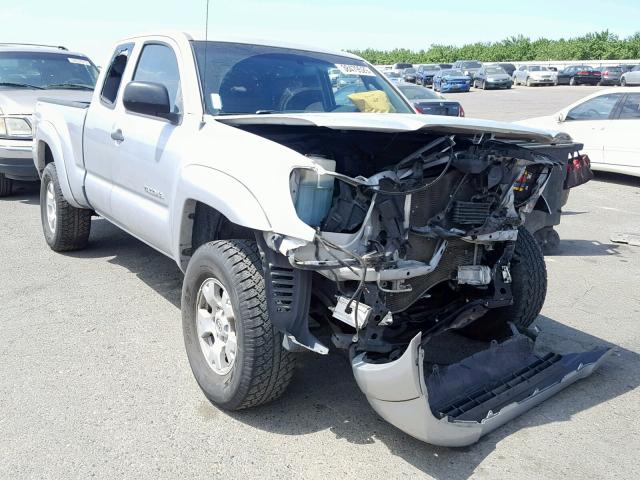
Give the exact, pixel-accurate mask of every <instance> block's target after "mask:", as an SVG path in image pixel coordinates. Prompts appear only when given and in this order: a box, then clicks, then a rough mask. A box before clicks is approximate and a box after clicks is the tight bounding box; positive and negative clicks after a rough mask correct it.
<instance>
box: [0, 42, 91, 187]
mask: <svg viewBox="0 0 640 480" xmlns="http://www.w3.org/2000/svg"><path fill="white" fill-rule="evenodd" d="M97 77H98V71H97V69H96V67H95V65H93V63H91V60H89V59H88V58H87V57H86V56H84V55H82V54H79V53H73V52H69V51H67V49H65V48H63V47H48V46H39V45H24V44H2V43H0V197H4V196H7V195H10V194H11V192H12V189H13V182H14V181H16V180H20V181H37V180H38V172H37V171H36V169H35V168H34V166H33V161H32V160H31V147H32V136H33V132H32V113H33V109H34V108H35V105H36V99H37V98H38V97H53V98H63V99H67V100H88V99H89V98H90V95H91V94H90V93H88V92H91V90H93V86H94V85H95V82H96V79H97Z"/></svg>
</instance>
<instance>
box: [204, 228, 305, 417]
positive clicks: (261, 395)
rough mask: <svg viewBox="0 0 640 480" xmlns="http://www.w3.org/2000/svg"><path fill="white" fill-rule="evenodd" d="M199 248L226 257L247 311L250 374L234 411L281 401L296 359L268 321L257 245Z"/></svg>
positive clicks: (212, 244) (228, 242) (221, 243)
mask: <svg viewBox="0 0 640 480" xmlns="http://www.w3.org/2000/svg"><path fill="white" fill-rule="evenodd" d="M200 248H205V249H211V250H213V251H215V252H217V254H218V255H221V256H222V257H224V262H225V263H226V266H227V268H228V269H229V271H230V272H231V273H232V276H233V278H235V279H236V282H235V285H234V286H233V288H234V289H235V290H236V292H237V293H238V297H239V302H240V303H241V304H242V305H243V306H244V308H245V310H244V313H243V316H242V321H243V324H244V332H245V342H244V345H245V351H246V353H247V358H249V359H252V361H253V363H252V365H251V366H250V374H247V375H244V376H243V377H242V379H241V385H240V387H239V389H238V390H239V391H241V392H243V391H244V392H246V394H245V395H244V397H243V398H241V399H239V400H238V401H237V402H236V404H235V405H229V406H226V408H228V409H231V410H241V409H245V408H250V407H255V406H258V405H261V404H263V403H267V402H270V401H272V400H274V399H276V398H278V397H279V396H280V395H282V393H283V392H284V391H285V390H286V388H287V386H288V385H289V383H290V382H291V379H292V378H293V374H294V370H295V359H296V357H295V355H294V354H292V353H291V352H289V351H287V350H285V349H284V348H283V347H282V334H281V333H280V332H278V331H277V330H276V329H275V327H274V326H273V325H272V324H271V322H270V321H269V313H268V310H267V298H266V288H265V282H264V276H263V273H262V261H261V258H260V252H259V251H258V246H257V244H256V242H255V241H251V240H218V241H214V242H210V243H207V244H205V245H203V246H202V247H200Z"/></svg>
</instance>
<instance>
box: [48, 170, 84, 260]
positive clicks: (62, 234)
mask: <svg viewBox="0 0 640 480" xmlns="http://www.w3.org/2000/svg"><path fill="white" fill-rule="evenodd" d="M92 213H93V212H92V211H91V210H86V209H83V208H75V207H74V206H72V205H70V204H69V202H67V200H66V199H65V198H64V195H62V190H61V189H60V182H59V181H58V172H57V171H56V165H55V163H50V164H48V165H47V166H46V167H45V169H44V172H42V181H41V182H40V219H41V221H42V230H43V232H44V238H45V240H46V242H47V244H48V245H49V247H50V248H51V249H52V250H54V251H56V252H68V251H71V250H81V249H83V248H85V247H86V246H87V243H88V242H89V233H90V232H91V215H92Z"/></svg>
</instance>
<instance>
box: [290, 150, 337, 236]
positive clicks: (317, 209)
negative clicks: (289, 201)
mask: <svg viewBox="0 0 640 480" xmlns="http://www.w3.org/2000/svg"><path fill="white" fill-rule="evenodd" d="M309 158H310V159H311V160H313V162H314V163H315V164H316V165H318V166H319V167H321V168H322V169H324V170H326V171H328V172H334V171H335V170H336V162H335V160H330V159H327V158H324V157H320V156H316V155H314V156H310V157H309ZM291 183H292V185H291V197H292V198H293V201H294V204H295V207H296V213H297V214H298V217H300V220H302V221H303V222H304V223H306V224H307V225H309V226H311V227H318V226H320V224H321V223H322V221H323V220H324V219H325V218H326V216H327V214H328V213H329V209H330V208H331V201H332V199H333V185H334V183H335V178H334V177H332V176H330V175H320V174H318V172H316V171H314V170H311V169H298V170H296V171H295V172H294V173H293V174H292V181H291Z"/></svg>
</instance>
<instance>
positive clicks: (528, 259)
mask: <svg viewBox="0 0 640 480" xmlns="http://www.w3.org/2000/svg"><path fill="white" fill-rule="evenodd" d="M511 279H512V281H511V292H512V295H513V304H512V305H509V306H508V307H501V308H496V309H493V310H490V311H489V312H487V313H486V314H485V316H484V317H482V318H480V319H478V320H476V321H475V322H473V323H472V324H471V325H469V326H468V327H466V328H465V329H464V333H465V334H467V335H469V336H471V337H474V338H479V339H482V340H492V339H496V338H502V337H505V336H507V335H508V334H509V327H508V322H513V323H514V324H515V325H516V326H518V327H520V328H528V327H529V326H530V325H531V324H532V323H533V321H534V320H535V319H536V317H537V316H538V314H539V313H540V310H542V305H543V304H544V299H545V297H546V295H547V268H546V266H545V263H544V256H543V255H542V251H541V250H540V247H539V245H538V243H537V242H536V239H535V238H534V236H533V235H532V234H531V233H529V231H528V230H526V229H525V228H524V227H521V228H520V229H519V230H518V240H517V241H516V248H515V252H514V254H513V258H512V259H511Z"/></svg>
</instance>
